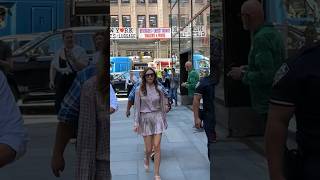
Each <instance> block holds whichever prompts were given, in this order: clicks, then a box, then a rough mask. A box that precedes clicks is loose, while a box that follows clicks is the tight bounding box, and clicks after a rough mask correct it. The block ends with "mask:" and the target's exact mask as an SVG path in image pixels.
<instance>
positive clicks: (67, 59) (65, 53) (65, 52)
mask: <svg viewBox="0 0 320 180" xmlns="http://www.w3.org/2000/svg"><path fill="white" fill-rule="evenodd" d="M63 50H64V55H65V57H66V61H67V63H68V65H69V66H70V68H71V70H72V72H73V73H76V72H77V71H76V70H74V68H73V66H72V65H71V63H70V61H69V58H68V56H67V51H66V48H63Z"/></svg>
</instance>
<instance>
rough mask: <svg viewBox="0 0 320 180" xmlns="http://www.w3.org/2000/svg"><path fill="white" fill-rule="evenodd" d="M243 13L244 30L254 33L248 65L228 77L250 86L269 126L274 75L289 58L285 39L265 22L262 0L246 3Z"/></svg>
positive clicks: (258, 110)
mask: <svg viewBox="0 0 320 180" xmlns="http://www.w3.org/2000/svg"><path fill="white" fill-rule="evenodd" d="M241 15H242V21H243V27H244V29H246V30H249V31H250V32H251V33H252V34H253V36H252V37H253V39H252V44H251V50H250V53H249V56H248V59H249V60H248V66H240V67H233V68H232V70H231V71H230V72H229V73H228V76H229V77H231V78H232V79H234V80H241V81H242V82H243V83H244V84H246V85H248V86H249V88H250V94H251V102H252V103H251V104H252V107H253V109H254V110H255V112H256V113H257V115H258V119H259V120H260V121H263V123H262V124H264V125H263V126H265V123H266V120H267V112H268V106H269V104H268V100H269V98H270V93H271V89H272V82H273V78H274V75H275V73H276V71H277V69H278V68H279V67H280V66H281V64H282V63H283V62H284V59H285V48H284V43H283V38H282V36H281V34H280V32H278V31H277V30H276V29H275V28H274V27H273V26H272V25H267V24H265V22H264V12H263V7H262V5H261V3H260V2H259V1H257V0H248V1H246V2H244V4H243V5H242V7H241ZM263 129H264V127H263ZM263 132H264V130H263Z"/></svg>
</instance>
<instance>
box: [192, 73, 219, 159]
mask: <svg viewBox="0 0 320 180" xmlns="http://www.w3.org/2000/svg"><path fill="white" fill-rule="evenodd" d="M216 84H217V83H216V81H215V80H214V79H213V78H211V77H210V76H208V77H203V78H202V79H201V80H200V81H199V82H198V83H197V85H196V90H195V93H194V94H195V95H201V96H202V100H203V110H202V111H200V119H201V120H203V128H204V130H205V132H206V135H207V139H208V144H207V146H208V158H209V160H210V161H211V159H210V152H211V148H210V147H211V145H212V144H213V143H215V138H216V132H215V126H216V118H215V110H214V98H215V85H216Z"/></svg>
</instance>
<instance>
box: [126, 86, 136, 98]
mask: <svg viewBox="0 0 320 180" xmlns="http://www.w3.org/2000/svg"><path fill="white" fill-rule="evenodd" d="M133 86H134V85H128V86H127V88H128V89H127V90H128V92H127V96H128V97H129V94H130V92H131V90H132V88H133Z"/></svg>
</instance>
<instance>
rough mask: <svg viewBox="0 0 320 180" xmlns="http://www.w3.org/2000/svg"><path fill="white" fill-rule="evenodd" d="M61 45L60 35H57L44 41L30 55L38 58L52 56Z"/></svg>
mask: <svg viewBox="0 0 320 180" xmlns="http://www.w3.org/2000/svg"><path fill="white" fill-rule="evenodd" d="M62 44H63V41H62V35H61V34H59V35H56V36H53V37H51V38H49V39H47V40H45V41H44V42H43V43H41V44H40V45H39V46H38V47H37V48H36V49H33V50H32V54H34V55H38V56H53V55H54V54H55V52H57V51H58V49H60V48H61V47H62Z"/></svg>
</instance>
